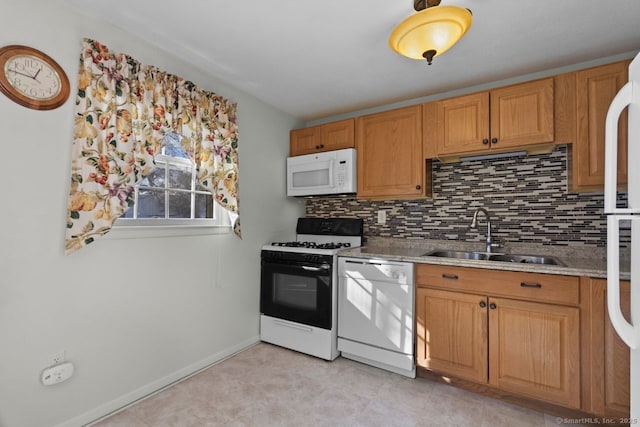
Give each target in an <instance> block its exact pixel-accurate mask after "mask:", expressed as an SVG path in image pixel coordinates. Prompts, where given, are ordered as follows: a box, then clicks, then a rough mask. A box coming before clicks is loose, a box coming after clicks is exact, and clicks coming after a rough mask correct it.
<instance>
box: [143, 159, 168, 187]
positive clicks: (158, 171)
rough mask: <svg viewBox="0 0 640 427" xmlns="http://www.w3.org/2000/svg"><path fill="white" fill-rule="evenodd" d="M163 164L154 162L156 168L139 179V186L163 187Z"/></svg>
mask: <svg viewBox="0 0 640 427" xmlns="http://www.w3.org/2000/svg"><path fill="white" fill-rule="evenodd" d="M164 166H165V165H164V164H161V163H156V168H155V169H154V170H153V171H151V173H150V174H149V175H147V176H146V177H144V178H143V179H142V180H141V181H140V187H141V188H142V187H161V188H164V172H165V171H164Z"/></svg>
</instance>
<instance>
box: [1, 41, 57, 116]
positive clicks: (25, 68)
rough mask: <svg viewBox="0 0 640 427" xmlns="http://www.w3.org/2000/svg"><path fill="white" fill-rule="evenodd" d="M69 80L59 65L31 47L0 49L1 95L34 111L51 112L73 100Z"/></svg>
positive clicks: (13, 46)
mask: <svg viewBox="0 0 640 427" xmlns="http://www.w3.org/2000/svg"><path fill="white" fill-rule="evenodd" d="M69 90H70V87H69V79H68V78H67V75H66V74H65V72H64V70H63V69H62V67H60V65H58V63H57V62H56V61H55V60H53V58H51V57H50V56H48V55H47V54H45V53H44V52H41V51H39V50H38V49H34V48H32V47H28V46H19V45H11V46H4V47H0V92H2V93H3V94H4V95H6V96H7V97H8V98H9V99H11V100H12V101H14V102H16V103H18V104H20V105H23V106H25V107H27V108H33V109H34V110H51V109H53V108H57V107H59V106H61V105H62V104H64V102H65V101H66V100H67V98H68V97H69Z"/></svg>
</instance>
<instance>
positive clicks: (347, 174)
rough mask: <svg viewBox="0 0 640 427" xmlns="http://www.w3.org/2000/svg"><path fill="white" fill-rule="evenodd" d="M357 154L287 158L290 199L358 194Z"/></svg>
mask: <svg viewBox="0 0 640 427" xmlns="http://www.w3.org/2000/svg"><path fill="white" fill-rule="evenodd" d="M356 176H357V174H356V150H354V149H353V148H345V149H343V150H334V151H325V152H323V153H316V154H306V155H304V156H294V157H287V196H314V195H321V194H344V193H355V192H356V189H357V185H356Z"/></svg>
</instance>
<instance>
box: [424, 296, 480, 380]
mask: <svg viewBox="0 0 640 427" xmlns="http://www.w3.org/2000/svg"><path fill="white" fill-rule="evenodd" d="M481 303H482V305H484V307H482V306H481ZM486 307H487V299H486V298H485V297H480V296H478V295H471V294H465V293H461V292H449V291H441V290H436V289H426V288H418V289H417V291H416V318H417V340H416V346H417V349H416V350H417V351H416V354H417V358H418V365H419V366H423V367H425V368H429V369H432V370H434V371H439V372H446V373H450V374H451V375H454V376H456V377H459V378H463V379H467V380H470V381H476V382H487V375H488V370H487V369H488V360H487V344H488V340H487V331H488V329H487V308H486Z"/></svg>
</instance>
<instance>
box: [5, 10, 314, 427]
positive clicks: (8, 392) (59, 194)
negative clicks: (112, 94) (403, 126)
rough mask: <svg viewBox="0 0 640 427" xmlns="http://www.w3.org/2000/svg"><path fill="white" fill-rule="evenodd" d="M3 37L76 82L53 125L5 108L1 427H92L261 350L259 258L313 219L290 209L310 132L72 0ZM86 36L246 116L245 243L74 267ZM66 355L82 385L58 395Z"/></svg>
mask: <svg viewBox="0 0 640 427" xmlns="http://www.w3.org/2000/svg"><path fill="white" fill-rule="evenodd" d="M0 28H1V29H2V30H1V31H0V46H4V45H9V44H24V45H29V46H33V47H36V48H38V49H41V50H42V51H44V52H45V53H47V54H49V55H50V56H52V57H53V58H54V59H56V61H58V63H59V64H60V65H61V66H62V68H63V69H64V70H65V71H66V73H67V74H68V76H69V79H70V80H71V82H72V95H71V96H70V98H69V100H68V101H67V102H66V103H65V104H64V105H63V106H62V107H60V108H58V109H56V110H52V111H47V112H44V111H35V110H30V109H27V108H24V107H22V106H19V105H18V104H15V103H13V102H12V101H10V100H9V99H8V98H6V97H5V96H3V95H0V123H1V124H2V126H1V129H2V133H1V136H0V147H1V148H0V152H1V153H2V157H1V160H0V164H1V167H0V177H1V179H2V188H3V189H4V194H5V196H4V201H3V203H2V208H1V209H0V355H1V357H0V426H2V427H30V426H37V427H42V426H55V425H69V426H74V425H81V424H84V423H87V422H90V421H92V420H93V419H95V418H97V417H100V416H102V415H104V414H105V413H108V412H110V411H112V410H115V409H117V408H118V407H120V406H122V405H124V404H126V403H128V402H130V401H132V400H134V399H136V398H138V397H141V396H143V395H145V394H146V393H148V392H151V391H153V390H155V389H157V388H160V387H162V386H164V385H166V384H167V383H170V382H171V381H174V380H175V379H178V378H180V377H181V376H184V375H186V374H188V373H190V372H192V371H194V370H196V369H198V368H201V367H203V366H205V365H206V364H208V363H211V362H214V361H216V360H219V359H220V358H222V357H224V356H226V355H228V354H231V353H233V352H235V351H238V350H240V349H243V348H245V347H246V346H248V345H250V344H252V343H254V342H256V341H257V340H258V332H259V329H258V324H259V316H258V314H259V313H258V308H259V305H258V304H259V303H258V293H259V250H260V246H261V245H262V244H263V243H265V242H267V241H270V240H274V239H276V238H278V237H282V236H284V237H287V238H292V237H293V236H294V234H295V219H296V218H297V217H298V216H301V215H303V213H304V206H303V204H302V203H301V202H297V201H292V200H288V199H287V198H286V197H285V196H284V194H285V173H284V165H285V157H286V155H287V152H288V141H289V133H288V131H289V129H291V128H294V127H299V126H300V125H301V123H300V122H299V121H298V120H296V119H295V118H293V117H291V116H288V115H286V114H284V113H281V112H279V111H277V110H275V109H274V108H272V107H270V106H268V105H265V104H263V103H261V102H260V101H258V100H257V99H255V98H253V97H251V96H248V95H247V94H245V93H243V92H242V91H239V90H238V89H235V88H233V87H232V86H230V85H227V84H224V83H222V82H220V81H219V80H217V79H216V78H214V77H212V76H210V75H208V74H206V73H205V72H203V71H201V70H197V69H194V68H193V67H191V66H189V65H188V64H185V63H184V62H181V61H179V60H176V59H175V58H174V57H172V56H171V55H169V54H166V53H164V52H162V51H160V50H158V49H155V48H153V47H151V46H149V45H148V44H146V43H144V42H142V41H140V40H138V39H136V38H135V37H132V36H129V35H127V34H125V33H123V32H122V31H120V30H119V29H115V28H114V27H111V26H109V25H107V24H106V23H104V22H99V21H96V20H94V19H89V18H86V17H84V16H82V15H78V14H76V13H75V12H74V11H73V10H72V9H69V8H67V7H66V6H65V5H64V4H62V3H60V2H59V1H57V0H56V1H43V0H8V1H7V0H3V13H2V14H0ZM82 37H90V38H94V39H96V40H99V41H100V42H102V43H104V44H106V45H107V46H109V47H110V48H111V49H112V50H114V51H116V52H126V53H129V54H130V55H132V56H133V57H134V58H136V59H138V60H140V61H142V62H143V63H145V64H152V65H156V66H158V67H160V68H161V69H163V70H166V71H168V72H170V73H174V74H177V75H180V76H183V77H185V78H187V79H188V80H192V81H193V82H195V83H196V84H198V85H200V86H201V87H203V88H204V89H208V90H211V91H214V92H217V93H219V94H221V95H222V96H225V97H227V98H229V99H231V100H233V101H236V102H237V103H238V106H239V115H238V120H239V130H240V132H239V135H240V139H239V144H240V148H239V151H240V210H241V220H242V227H243V235H244V240H242V241H240V240H238V239H236V237H235V236H234V235H233V234H225V235H218V236H215V235H213V236H179V237H158V238H135V239H122V238H113V235H112V236H108V237H107V238H105V239H102V240H98V241H96V242H95V243H93V244H91V245H89V246H88V247H86V248H85V249H83V250H81V251H79V252H77V253H75V254H72V255H70V256H65V255H64V227H65V218H66V201H67V196H66V195H67V191H68V181H69V166H70V161H69V154H70V146H71V140H72V131H73V115H74V98H75V97H74V93H75V89H76V75H77V69H78V68H77V67H78V58H79V54H80V47H81V40H82ZM221 59H222V60H223V59H224V58H221ZM114 234H115V232H114ZM61 350H65V351H66V358H67V360H69V361H72V362H73V363H74V364H75V366H76V374H75V376H74V377H73V378H72V379H70V380H69V381H67V382H64V383H61V384H59V385H56V386H52V387H45V386H43V385H42V384H40V382H39V376H40V372H41V370H42V369H43V368H44V367H45V366H46V365H47V364H48V361H49V356H50V355H52V354H55V353H57V352H58V351H61Z"/></svg>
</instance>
